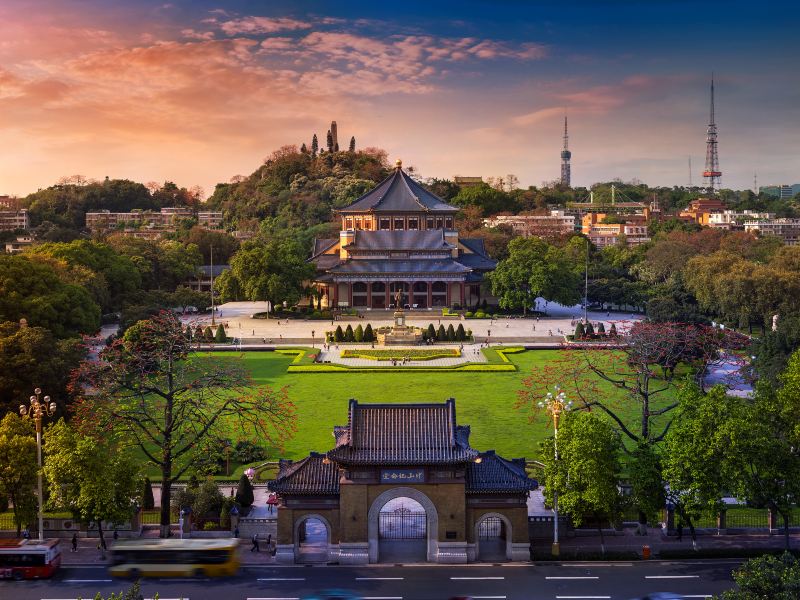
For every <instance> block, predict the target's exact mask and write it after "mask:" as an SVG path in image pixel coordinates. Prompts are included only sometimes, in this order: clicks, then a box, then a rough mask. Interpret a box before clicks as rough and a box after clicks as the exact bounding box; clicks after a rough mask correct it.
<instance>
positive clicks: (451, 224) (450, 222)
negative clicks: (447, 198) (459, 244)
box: [444, 217, 453, 229]
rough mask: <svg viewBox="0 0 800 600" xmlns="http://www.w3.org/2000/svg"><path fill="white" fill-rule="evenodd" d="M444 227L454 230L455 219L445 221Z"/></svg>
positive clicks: (448, 218) (449, 218) (450, 218)
mask: <svg viewBox="0 0 800 600" xmlns="http://www.w3.org/2000/svg"><path fill="white" fill-rule="evenodd" d="M444 227H445V229H452V228H453V217H447V218H446V219H445V220H444Z"/></svg>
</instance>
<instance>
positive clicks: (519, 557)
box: [511, 542, 531, 561]
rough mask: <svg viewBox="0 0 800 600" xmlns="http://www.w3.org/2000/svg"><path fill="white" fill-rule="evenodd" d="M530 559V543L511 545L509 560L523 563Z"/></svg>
mask: <svg viewBox="0 0 800 600" xmlns="http://www.w3.org/2000/svg"><path fill="white" fill-rule="evenodd" d="M530 559H531V544H530V542H519V543H512V544H511V560H513V561H525V560H530Z"/></svg>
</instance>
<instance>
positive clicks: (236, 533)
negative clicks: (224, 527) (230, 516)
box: [233, 525, 239, 538]
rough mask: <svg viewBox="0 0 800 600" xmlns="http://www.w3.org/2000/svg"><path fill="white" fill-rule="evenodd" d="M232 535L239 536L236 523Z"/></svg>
mask: <svg viewBox="0 0 800 600" xmlns="http://www.w3.org/2000/svg"><path fill="white" fill-rule="evenodd" d="M233 537H235V538H238V537H239V526H238V525H237V526H236V528H235V529H234V530H233Z"/></svg>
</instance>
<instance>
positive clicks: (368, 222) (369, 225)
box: [364, 218, 372, 229]
mask: <svg viewBox="0 0 800 600" xmlns="http://www.w3.org/2000/svg"><path fill="white" fill-rule="evenodd" d="M364 229H372V219H370V218H365V219H364Z"/></svg>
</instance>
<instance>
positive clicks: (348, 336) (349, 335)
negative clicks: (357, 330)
mask: <svg viewBox="0 0 800 600" xmlns="http://www.w3.org/2000/svg"><path fill="white" fill-rule="evenodd" d="M344 341H345V342H352V341H355V334H354V333H353V326H352V325H350V324H348V325H347V328H346V329H345V330H344Z"/></svg>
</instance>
